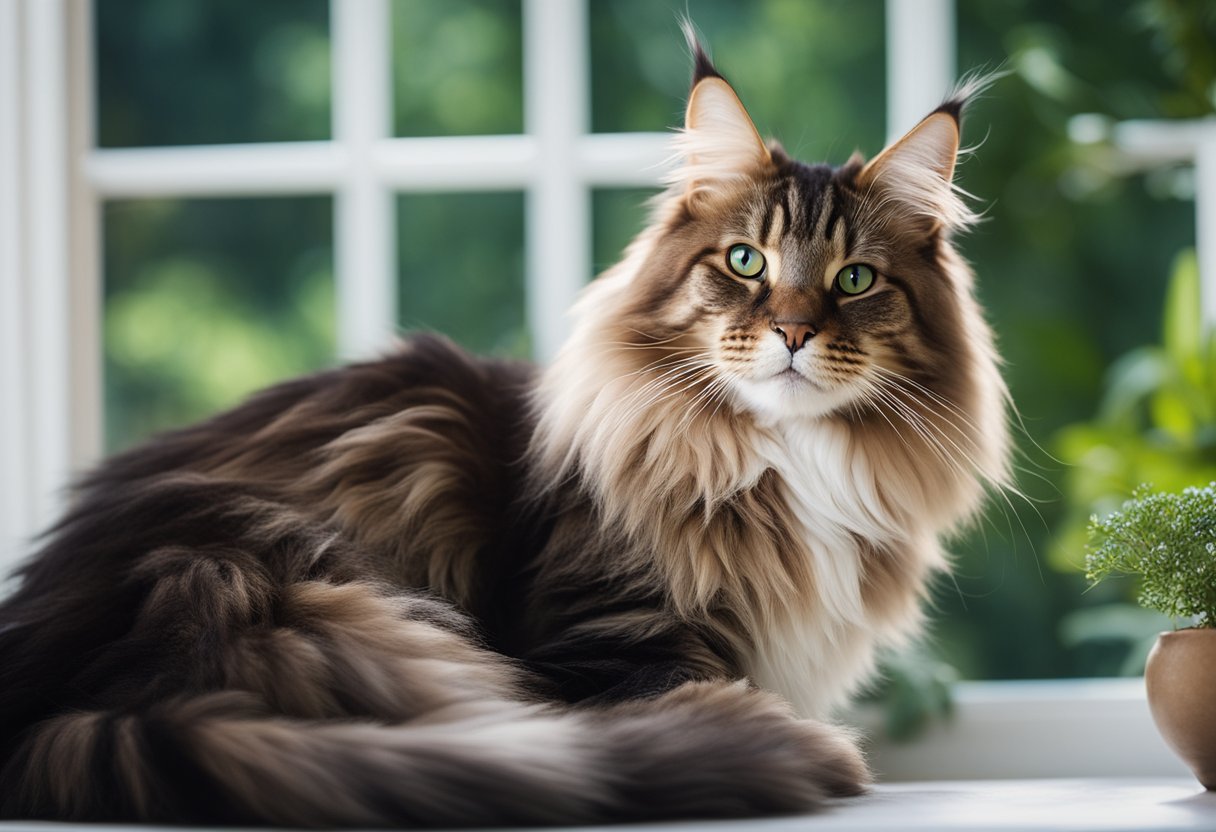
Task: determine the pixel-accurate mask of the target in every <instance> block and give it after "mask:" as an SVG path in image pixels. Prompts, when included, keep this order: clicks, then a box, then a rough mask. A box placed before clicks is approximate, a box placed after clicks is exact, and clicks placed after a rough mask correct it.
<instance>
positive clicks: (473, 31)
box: [393, 0, 524, 136]
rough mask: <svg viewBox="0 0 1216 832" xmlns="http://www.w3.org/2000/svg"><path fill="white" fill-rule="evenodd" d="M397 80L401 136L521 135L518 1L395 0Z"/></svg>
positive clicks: (398, 132) (396, 126)
mask: <svg viewBox="0 0 1216 832" xmlns="http://www.w3.org/2000/svg"><path fill="white" fill-rule="evenodd" d="M393 78H394V86H393V99H394V105H395V108H394V116H393V125H394V130H395V131H396V135H398V136H460V135H472V134H494V133H519V132H521V131H522V130H523V123H524V116H523V35H522V28H521V17H520V4H519V0H396V2H395V3H394V4H393Z"/></svg>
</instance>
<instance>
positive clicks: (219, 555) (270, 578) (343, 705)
mask: <svg viewBox="0 0 1216 832" xmlns="http://www.w3.org/2000/svg"><path fill="white" fill-rule="evenodd" d="M957 118H958V104H957V102H956V103H953V104H950V105H948V106H945V107H944V108H943V109H942V110H941V111H939V112H938V113H935V114H933V115H932V116H930V117H929V118H928V119H926V121H925V122H923V123H922V125H921V127H919V128H918V129H917V131H914V132H913V133H912V134H909V137H907V138H905V140H904V141H903V142H902V143H900V144H897V145H895V146H894V147H893V148H891V149H889V150H888V151H887V152H886V153H885V154H883V156H880V157H879V159H877V160H875V161H874V162H871V163H870V165H868V166H866V167H864V168H863V167H862V165H861V163H860V162H851V163H850V164H848V165H846V166H844V167H842V168H838V169H835V170H833V169H830V168H826V167H823V166H820V167H808V166H805V165H801V164H800V163H797V162H793V161H791V160H789V159H788V158H786V157H785V156H784V154H783V153H781V151H780V150H779V149H776V148H771V149H770V148H765V147H764V145H763V144H761V143H759V140H758V139H757V138H754V136H755V134H754V128H752V127H751V124H750V121H748V120H747V117H746V114H744V113H743V111H742V108H741V107H739V106H738V103H737V100H736V99H734V94H733V92H731V91H730V88H729V87H728V86H727V85H726V84H725V82H724V81H722V79H721V78H720V77H719V76H718V75H717V73H716V71H715V70H713V68H712V66H711V65H710V64H709V63H708V60H707V59H705V58H704V56H703V55H701V54H700V53H699V52H698V69H697V75H696V78H695V79H694V91H693V97H692V100H691V101H690V104H689V119H688V126H687V129H686V131H685V134H684V137H683V141H684V145H683V152H684V157H685V164H684V166H683V167H682V168H681V169H680V172H679V173H678V174H677V175H676V177H675V178H674V179H673V182H672V187H671V190H670V191H669V192H668V194H667V195H666V197H665V198H664V199H663V200H662V201H661V202H660V203H659V206H658V208H657V210H656V215H655V218H654V221H653V223H652V225H651V227H650V228H649V229H648V230H647V231H645V232H644V233H643V234H642V235H641V236H640V237H639V239H638V240H637V241H635V243H634V244H633V246H632V247H631V249H630V251H629V253H628V254H627V256H626V258H625V260H624V261H623V262H622V263H621V264H619V265H618V266H617V267H615V268H614V269H613V270H611V271H610V272H609V273H608V274H606V275H604V276H603V277H601V278H600V279H599V280H597V281H596V282H595V283H594V284H593V285H592V287H591V288H590V289H589V291H588V293H587V294H586V295H585V297H584V300H583V301H582V303H581V306H580V309H579V316H580V317H579V323H578V325H577V327H576V331H575V334H574V335H573V337H572V338H571V341H570V342H569V343H568V344H567V345H566V347H565V348H564V350H563V352H562V354H561V356H559V358H558V360H557V361H556V363H555V364H554V366H553V367H552V368H550V369H549V370H548V371H546V372H545V373H544V375H543V376H538V375H536V374H535V372H534V371H533V370H531V369H530V368H528V367H525V366H523V365H517V364H510V363H505V362H495V361H486V360H477V359H473V358H470V357H468V356H467V355H465V354H463V353H461V352H460V351H459V350H457V349H456V348H454V347H452V346H451V345H450V344H448V343H447V342H445V341H442V340H441V339H437V338H433V337H425V336H424V337H420V338H417V339H414V340H413V341H411V342H409V343H407V344H405V345H404V346H403V347H402V348H401V349H400V350H399V351H396V352H394V353H393V354H392V355H390V356H389V357H386V358H384V359H382V360H380V361H377V362H371V363H367V364H363V365H357V366H354V367H350V368H346V369H342V370H337V371H333V372H330V373H325V374H321V375H318V376H315V377H311V378H307V379H302V380H299V381H295V382H290V383H288V384H285V385H282V386H280V387H277V388H274V389H272V390H269V391H267V392H265V393H263V394H261V395H259V396H257V397H255V398H254V399H252V400H251V401H250V402H248V403H246V404H245V405H242V406H241V407H239V408H237V409H236V410H233V411H231V412H229V413H227V414H223V415H221V416H219V417H216V418H215V419H213V420H211V421H209V422H206V423H204V424H202V425H199V426H197V427H194V428H189V429H186V430H184V431H180V432H177V433H173V434H169V435H166V436H164V437H162V438H160V439H157V440H155V441H153V442H152V443H150V444H149V445H146V446H144V447H142V448H139V449H136V450H134V451H131V452H128V453H126V454H124V455H122V456H119V457H117V458H115V459H114V460H111V461H110V462H109V463H107V464H106V465H105V466H103V467H102V468H100V469H99V470H98V471H97V472H96V473H95V474H93V475H92V476H91V477H90V478H89V479H87V480H86V481H85V482H84V484H83V485H82V486H81V488H80V489H79V491H78V494H77V497H76V501H75V504H74V508H73V509H72V510H71V512H70V513H69V514H68V516H67V517H66V518H65V520H64V521H63V522H62V523H61V525H60V526H59V527H58V528H57V529H56V530H54V531H53V532H52V534H51V537H50V539H49V540H48V542H47V543H46V545H45V547H44V549H43V551H42V552H41V553H40V554H39V555H38V556H37V557H36V558H35V559H34V560H33V561H32V562H31V563H30V564H29V565H28V566H27V568H26V570H25V573H24V580H23V583H22V585H21V587H20V589H19V590H18V592H17V594H16V595H15V597H13V598H12V599H10V600H9V601H7V602H6V603H5V604H4V605H3V606H2V607H0V714H2V716H0V720H2V722H0V754H2V755H3V757H2V762H3V764H4V768H3V771H2V773H0V817H19V816H37V817H51V818H81V819H161V820H175V821H221V822H225V821H226V822H270V823H290V824H301V825H345V824H361V825H382V824H390V825H399V824H405V825H409V824H436V825H437V824H452V823H503V822H515V823H525V822H552V821H568V822H572V821H592V820H614V819H628V818H641V817H686V816H696V815H737V814H748V813H756V812H770V811H790V810H797V809H802V808H809V807H811V806H813V805H814V804H815V803H816V802H817V801H818V800H819V799H820V798H821V797H823V796H825V795H829V794H847V793H852V792H855V791H857V790H858V789H859V788H861V787H862V786H863V784H864V782H865V779H866V773H865V767H864V763H863V762H862V761H861V758H860V756H859V755H858V754H857V752H856V750H855V749H854V748H853V746H852V744H851V742H850V740H849V739H848V737H847V736H846V735H845V734H843V733H842V732H840V731H839V730H838V729H834V728H831V727H829V726H827V725H824V724H822V723H820V722H815V721H812V719H824V718H827V717H828V716H829V715H830V712H831V709H832V708H833V707H834V706H836V705H839V704H841V702H842V701H843V700H844V699H845V698H846V697H847V695H848V694H849V693H850V692H851V691H852V690H854V689H855V687H856V686H857V685H858V684H859V683H860V682H861V681H862V680H863V679H864V677H865V675H866V674H867V673H868V672H869V670H870V668H871V664H872V659H873V653H874V650H875V648H876V647H877V646H879V645H881V644H883V643H894V642H898V641H900V640H902V639H904V638H907V637H908V636H911V635H912V634H914V633H915V630H916V626H917V622H918V619H919V611H918V610H919V602H920V600H921V596H922V594H923V591H924V588H925V585H926V581H927V580H928V578H929V577H930V575H931V573H932V572H933V570H935V569H937V568H939V567H940V566H942V564H943V559H942V555H941V552H940V549H939V543H938V538H939V536H940V535H941V534H943V533H944V532H946V531H949V530H950V529H952V528H953V527H954V526H955V525H956V524H957V523H959V522H960V521H962V520H963V519H965V518H966V517H967V516H968V515H969V514H970V513H971V512H972V511H973V510H974V509H975V507H976V505H977V504H978V500H979V498H980V495H981V492H982V483H983V481H984V480H994V481H1000V480H1001V478H1002V476H1003V471H1004V455H1005V440H1004V435H1005V434H1004V424H1003V395H1004V388H1003V386H1002V385H1001V382H1000V378H999V375H998V374H997V372H996V369H995V359H994V354H993V351H992V345H991V339H990V336H989V334H988V330H987V329H986V327H985V326H984V324H983V321H982V319H981V317H980V315H979V311H978V308H977V307H976V306H975V304H974V301H973V300H972V299H971V284H970V280H971V278H970V274H969V272H968V271H967V270H966V268H965V267H964V266H963V264H962V263H961V261H960V260H959V259H958V258H957V255H955V254H954V252H953V250H952V249H951V248H950V244H949V241H948V236H949V232H950V231H951V230H952V229H953V228H956V227H960V226H962V225H963V224H965V222H966V219H967V215H966V212H965V208H963V207H962V206H961V203H958V202H957V197H955V196H954V194H953V193H952V192H951V190H950V184H949V182H950V174H951V173H952V170H953V158H954V152H955V151H956V150H957V136H958V126H957ZM748 131H750V134H749V132H748ZM947 153H948V156H949V160H948V161H949V163H948V169H943V166H944V165H945V156H946V154H947ZM918 165H919V166H920V167H923V168H924V170H921V171H918V170H917V169H916V166H918ZM908 182H911V184H910V185H909V184H908ZM732 241H741V242H735V243H733V244H732ZM744 243H746V244H744ZM759 252H764V255H765V256H761V254H759ZM724 257H725V258H726V259H725V260H724V259H723V258H724ZM755 258H759V262H760V267H759V270H755V269H756V267H755V262H756V259H755ZM860 261H864V262H867V263H872V264H873V266H874V268H873V269H871V267H870V266H864V267H861V268H864V269H868V270H869V272H868V274H867V273H866V272H863V271H858V268H859V267H857V266H849V265H848V264H849V263H855V262H860ZM841 266H844V267H845V268H844V269H841ZM849 269H853V271H851V272H849V277H848V279H849V280H851V281H853V282H852V283H841V282H839V281H841V280H844V279H845V278H841V277H840V275H838V274H837V273H838V272H839V273H840V274H844V273H845V272H846V271H848V270H849ZM833 278H835V280H836V281H837V282H833ZM867 281H868V282H867ZM863 283H864V285H863ZM821 284H822V287H821ZM859 286H860V291H856V292H855V294H854V290H857V289H858V287H859ZM896 378H897V379H902V381H898V380H892V379H896ZM744 679H750V680H751V682H753V683H754V684H755V685H757V686H759V687H760V688H765V689H767V690H769V691H772V692H774V693H776V694H779V695H780V696H781V697H784V698H785V699H786V700H788V701H789V703H791V704H792V706H793V710H792V712H791V711H790V710H789V709H788V708H787V706H786V705H784V704H783V703H782V702H781V700H780V699H778V698H777V697H774V696H773V695H772V694H769V693H765V692H763V691H761V690H756V689H755V688H754V687H748V686H747V685H746V683H744V682H742V681H740V680H744Z"/></svg>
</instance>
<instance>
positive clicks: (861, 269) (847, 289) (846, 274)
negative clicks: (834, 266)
mask: <svg viewBox="0 0 1216 832" xmlns="http://www.w3.org/2000/svg"><path fill="white" fill-rule="evenodd" d="M873 285H874V270H873V269H871V268H870V267H869V266H863V265H862V264H861V263H854V264H853V265H851V266H845V267H844V268H843V269H841V270H840V271H838V272H837V273H836V287H837V288H838V289H840V291H842V292H844V293H845V294H846V295H860V294H861V293H862V292H864V291H866V290H867V289H869V288H870V287H871V286H873Z"/></svg>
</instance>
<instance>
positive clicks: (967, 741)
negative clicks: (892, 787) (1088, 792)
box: [851, 679, 1216, 828]
mask: <svg viewBox="0 0 1216 832" xmlns="http://www.w3.org/2000/svg"><path fill="white" fill-rule="evenodd" d="M881 718H882V715H881V714H880V713H877V712H875V711H874V710H862V711H859V712H858V713H857V714H855V715H854V718H853V719H852V720H851V721H852V722H854V723H855V724H857V725H859V726H861V727H862V728H863V729H864V730H866V731H867V733H869V734H871V735H877V734H879V733H880V732H879V731H877V730H875V729H876V728H877V727H878V726H880V725H881ZM871 763H872V765H873V767H874V769H875V771H876V772H877V773H878V775H879V777H880V779H881V780H883V781H884V782H900V781H913V780H914V781H925V780H992V779H1007V778H1043V777H1178V776H1182V777H1189V772H1188V771H1187V769H1186V767H1185V766H1183V764H1182V763H1181V762H1180V761H1179V760H1178V759H1177V758H1176V757H1175V756H1174V754H1173V752H1171V751H1170V749H1169V748H1168V747H1167V746H1166V745H1165V743H1164V741H1162V739H1161V737H1160V736H1159V735H1158V733H1157V730H1156V727H1155V726H1154V725H1153V721H1152V717H1151V715H1150V714H1149V710H1148V702H1147V700H1146V699H1145V695H1144V680H1143V679H1061V680H1044V681H1026V682H965V683H962V684H960V685H958V687H957V688H956V690H955V709H954V715H953V717H952V718H951V719H950V720H949V721H943V722H938V723H936V724H934V725H932V726H930V727H929V729H928V730H927V731H926V732H925V733H924V735H923V736H921V737H919V738H918V739H916V740H915V741H913V742H910V743H902V744H899V743H891V742H878V743H876V745H875V746H874V748H872V749H871ZM1213 828H1216V824H1214V825H1213Z"/></svg>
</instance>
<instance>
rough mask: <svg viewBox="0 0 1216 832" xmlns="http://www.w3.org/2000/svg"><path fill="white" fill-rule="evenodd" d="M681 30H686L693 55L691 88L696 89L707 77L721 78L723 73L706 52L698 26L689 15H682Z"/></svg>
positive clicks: (690, 52) (689, 47) (686, 36)
mask: <svg viewBox="0 0 1216 832" xmlns="http://www.w3.org/2000/svg"><path fill="white" fill-rule="evenodd" d="M680 30H681V31H683V32H684V40H685V42H686V43H687V44H688V52H689V54H690V55H692V85H691V86H690V87H689V89H696V88H697V84H699V83H701V82H702V81H704V80H705V79H706V78H721V77H722V73H720V72H718V68H717V67H715V66H714V62H713V61H712V60H710V58H709V55H708V54H707V53H706V51H705V47H704V46H702V45H701V39H700V38H699V37H698V36H697V28H696V26H694V25H693V22H692V19H691V18H689V17H687V16H685V17H681V18H680Z"/></svg>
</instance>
